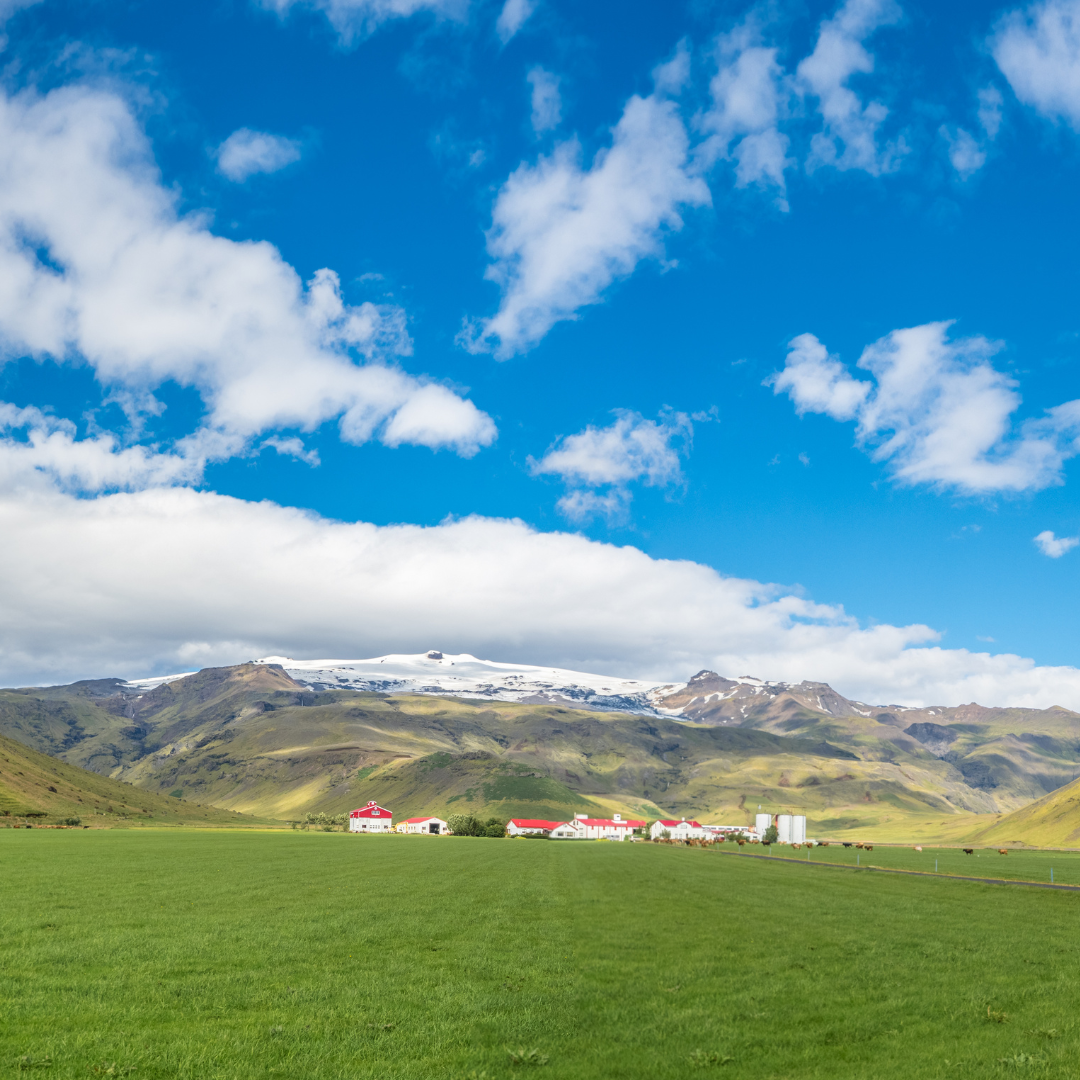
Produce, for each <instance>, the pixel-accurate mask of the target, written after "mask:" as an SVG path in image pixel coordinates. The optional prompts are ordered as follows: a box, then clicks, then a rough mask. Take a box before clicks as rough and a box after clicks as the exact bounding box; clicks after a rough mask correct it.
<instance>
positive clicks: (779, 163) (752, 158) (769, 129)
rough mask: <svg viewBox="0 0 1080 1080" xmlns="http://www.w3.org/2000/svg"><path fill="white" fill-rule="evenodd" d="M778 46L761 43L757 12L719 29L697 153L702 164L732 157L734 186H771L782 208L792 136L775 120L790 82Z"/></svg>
mask: <svg viewBox="0 0 1080 1080" xmlns="http://www.w3.org/2000/svg"><path fill="white" fill-rule="evenodd" d="M777 51H778V50H777V49H776V48H775V47H772V46H767V45H765V44H764V43H763V41H762V36H761V29H760V26H759V23H758V21H757V20H756V19H755V18H750V19H747V20H745V21H744V22H742V23H740V24H739V25H738V26H737V27H736V28H735V29H734V30H732V31H731V32H730V33H728V34H722V35H720V37H719V38H718V39H717V42H716V48H715V56H716V63H717V69H716V73H715V74H714V75H713V77H712V80H711V81H710V84H709V92H710V96H711V99H712V104H711V106H710V108H709V109H707V110H706V111H705V112H704V113H703V114H702V115H701V116H700V117H699V119H698V127H699V129H700V130H701V131H702V133H703V134H704V135H705V139H704V141H703V142H702V143H701V145H700V146H699V147H698V148H697V151H696V157H697V158H698V160H699V161H701V162H702V164H703V165H704V166H706V167H708V166H709V165H711V164H712V163H713V162H715V161H717V160H719V159H725V160H733V161H734V162H735V183H736V186H737V187H747V186H748V185H750V184H759V185H762V186H766V187H768V186H772V187H775V188H777V189H778V191H779V194H780V205H781V207H782V208H783V209H785V210H786V209H787V202H786V200H785V199H784V198H783V196H784V192H785V188H786V184H785V181H784V171H785V170H786V169H789V168H791V167H792V166H793V165H795V164H796V163H795V161H794V160H793V159H792V158H789V157H788V146H789V145H790V140H789V139H788V137H787V135H785V134H783V133H782V132H781V131H780V129H779V126H778V125H779V122H780V120H781V119H782V118H783V117H784V115H785V114H786V111H787V105H788V100H789V98H790V96H791V87H790V85H789V83H790V80H789V79H788V77H787V76H785V75H784V72H783V69H782V68H781V67H780V65H779V63H778V62H777V59H776V57H777Z"/></svg>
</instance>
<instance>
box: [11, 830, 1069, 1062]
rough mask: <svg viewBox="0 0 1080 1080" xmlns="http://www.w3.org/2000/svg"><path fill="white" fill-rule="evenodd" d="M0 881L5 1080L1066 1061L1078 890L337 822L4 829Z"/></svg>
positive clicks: (881, 854)
mask: <svg viewBox="0 0 1080 1080" xmlns="http://www.w3.org/2000/svg"><path fill="white" fill-rule="evenodd" d="M843 850H844V849H840V851H841V852H843ZM819 851H820V853H821V855H822V856H824V855H825V854H826V853H832V854H834V855H837V856H838V857H839V853H838V852H834V851H833V849H831V848H829V849H818V851H815V852H814V853H813V854H812V856H811V858H812V859H814V858H816V857H818V854H819ZM795 854H796V855H798V854H800V853H795ZM916 854H917V853H914V852H908V853H904V854H903V856H901V854H900V853H899V851H897V853H896V855H895V858H896V859H900V858H901V857H903V858H907V857H908V856H909V855H910V856H912V857H914V856H915V855H916ZM924 854H925V853H924ZM873 857H874V858H875V860H878V859H880V860H881V861H882V862H884V861H885V858H886V853H885V850H884V849H880V848H878V849H876V850H875V851H874V852H873ZM940 857H941V856H939V858H940ZM1022 857H1023V858H1029V857H1030V856H1029V855H1028V854H1026V853H1025V854H1024V855H1023V856H1022ZM931 858H932V856H931ZM958 858H959V859H963V858H964V856H962V855H958ZM996 858H997V859H998V861H993V860H988V859H987V858H985V857H984V858H980V859H979V860H978V865H979V868H980V870H981V869H982V866H983V864H987V866H988V867H992V868H993V869H994V871H995V872H999V863H1000V864H1005V863H1006V862H1007V859H1006V858H1004V857H996ZM1014 858H1016V860H1017V862H1019V859H1020V856H1013V855H1010V856H1008V859H1009V860H1012V859H1014ZM973 862H975V860H974V859H973V858H972V857H968V864H961V865H969V864H971V863H973ZM1009 865H1010V867H1012V866H1013V864H1012V863H1010V864H1009ZM0 868H2V873H0V1017H2V1022H0V1075H3V1076H16V1075H18V1076H20V1077H24V1078H25V1077H26V1076H27V1073H28V1072H34V1073H37V1074H38V1076H39V1077H40V1080H64V1078H69V1077H70V1078H79V1080H92V1078H93V1077H95V1076H120V1075H130V1076H131V1077H132V1078H134V1080H158V1078H160V1080H166V1078H167V1080H216V1078H221V1080H226V1078H227V1080H249V1078H251V1080H254V1078H258V1080H267V1078H290V1080H323V1078H334V1080H337V1078H341V1080H444V1078H445V1080H466V1078H470V1077H476V1078H479V1077H482V1076H485V1075H486V1077H487V1078H488V1080H509V1078H511V1077H523V1076H533V1075H535V1076H537V1077H538V1078H540V1080H543V1078H549V1080H576V1078H590V1080H593V1078H595V1080H620V1078H635V1080H676V1078H678V1080H685V1078H686V1077H693V1076H697V1075H699V1073H701V1074H702V1075H706V1076H707V1075H713V1074H718V1075H722V1076H724V1077H735V1078H745V1080H766V1078H781V1077H788V1078H794V1077H800V1078H801V1077H821V1078H822V1080H826V1078H828V1080H847V1078H851V1080H856V1078H859V1080H862V1078H867V1080H871V1078H872V1080H888V1078H893V1077H895V1078H912V1077H934V1078H937V1077H970V1078H980V1080H981V1078H986V1077H997V1076H1001V1077H1008V1076H1011V1075H1012V1074H1013V1073H1014V1072H1017V1071H1020V1072H1022V1073H1030V1074H1031V1075H1033V1076H1040V1077H1074V1076H1076V1075H1077V1074H1078V1071H1080V1054H1078V1052H1077V1051H1078V1049H1080V1021H1078V1019H1077V1017H1078V1008H1077V1007H1078V1005H1080V988H1078V986H1077V981H1076V970H1077V962H1078V960H1080V939H1078V936H1077V926H1078V924H1080V894H1071V893H1061V892H1051V891H1048V890H1035V889H1025V888H1013V887H993V886H986V885H977V884H968V883H964V882H956V881H949V880H947V879H944V878H914V877H902V876H894V875H886V874H875V873H869V872H859V871H855V870H852V871H850V872H848V871H830V870H824V869H818V868H815V867H813V866H810V867H807V866H802V865H793V864H790V863H784V862H780V861H778V860H775V859H774V860H772V861H771V862H768V861H766V860H765V859H764V858H754V857H748V856H746V855H737V854H735V852H734V851H727V850H725V849H721V850H702V849H688V848H678V847H669V846H664V845H653V844H633V845H631V844H610V843H607V844H605V843H575V842H566V843H558V842H543V841H540V842H531V843H525V842H520V843H519V842H516V841H512V840H506V841H498V840H482V839H481V840H471V839H465V838H447V839H436V838H425V837H416V838H408V837H355V836H348V835H345V834H340V833H290V832H285V833H260V832H247V831H245V832H240V831H221V832H210V831H197V832H196V831H191V832H186V831H184V832H181V831H162V832H157V831H151V830H131V831H112V832H109V831H93V830H92V831H88V832H87V831H79V832H74V833H72V832H43V831H40V830H17V831H16V830H11V831H6V832H5V831H0ZM46 1063H47V1064H46ZM36 1064H40V1066H41V1067H40V1069H38V1068H36V1067H35V1065H36ZM20 1066H29V1068H20ZM127 1070H130V1072H128V1071H127Z"/></svg>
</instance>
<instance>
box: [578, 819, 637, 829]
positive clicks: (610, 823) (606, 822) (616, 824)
mask: <svg viewBox="0 0 1080 1080" xmlns="http://www.w3.org/2000/svg"><path fill="white" fill-rule="evenodd" d="M574 820H575V821H576V822H577V823H578V824H579V825H594V826H605V827H613V828H616V829H643V828H644V827H645V822H644V821H614V820H613V819H612V818H599V817H596V818H574Z"/></svg>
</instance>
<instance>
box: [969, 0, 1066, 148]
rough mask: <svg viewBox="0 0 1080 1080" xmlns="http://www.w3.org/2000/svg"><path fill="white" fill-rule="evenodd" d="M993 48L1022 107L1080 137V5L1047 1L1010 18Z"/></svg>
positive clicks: (1002, 25)
mask: <svg viewBox="0 0 1080 1080" xmlns="http://www.w3.org/2000/svg"><path fill="white" fill-rule="evenodd" d="M990 48H991V51H992V53H993V56H994V59H995V60H996V61H997V65H998V67H999V68H1000V69H1001V73H1002V74H1003V75H1004V76H1005V78H1006V79H1008V80H1009V85H1010V86H1011V87H1012V90H1013V93H1014V94H1016V96H1017V98H1019V100H1020V101H1022V102H1023V103H1024V104H1025V105H1030V106H1031V107H1032V108H1033V109H1035V110H1036V111H1037V112H1039V113H1041V114H1042V115H1043V116H1045V117H1047V118H1048V119H1050V120H1065V121H1066V122H1067V123H1069V124H1071V125H1072V127H1074V128H1075V129H1076V130H1078V131H1080V0H1045V2H1043V3H1036V4H1031V5H1029V6H1028V7H1026V8H1023V9H1021V10H1017V11H1012V12H1009V13H1008V14H1007V15H1005V16H1004V18H1002V19H1001V21H1000V22H999V23H998V25H997V28H996V30H995V32H994V34H993V35H992V36H991V39H990Z"/></svg>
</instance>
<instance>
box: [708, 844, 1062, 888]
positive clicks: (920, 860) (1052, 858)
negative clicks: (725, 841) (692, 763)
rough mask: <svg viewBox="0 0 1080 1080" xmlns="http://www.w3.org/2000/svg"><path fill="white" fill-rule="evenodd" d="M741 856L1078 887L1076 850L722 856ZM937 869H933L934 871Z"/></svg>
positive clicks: (750, 851) (781, 851) (745, 851)
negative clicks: (1051, 881)
mask: <svg viewBox="0 0 1080 1080" xmlns="http://www.w3.org/2000/svg"><path fill="white" fill-rule="evenodd" d="M737 850H738V851H739V854H740V855H742V856H743V857H746V856H748V855H753V856H754V857H755V858H785V859H799V860H801V861H803V862H811V863H821V862H826V863H840V864H842V865H845V866H851V867H857V866H872V867H881V868H883V869H888V870H918V871H920V872H922V873H927V874H932V873H935V872H936V873H940V874H960V875H963V876H964V877H981V878H1004V879H1007V880H1010V881H1035V882H1046V883H1048V882H1049V881H1050V870H1051V868H1052V869H1053V871H1054V882H1055V884H1058V885H1080V851H1038V850H1034V849H1024V848H1014V849H1011V850H1010V851H1009V854H1008V855H1001V854H999V852H998V849H997V848H974V849H973V851H972V854H970V855H965V854H964V851H963V849H962V848H958V847H947V848H937V847H929V846H927V845H925V844H924V845H923V850H922V851H915V850H914V849H913V848H912V847H883V846H882V845H881V844H875V845H874V850H873V851H859V850H858V849H857V848H856V847H855V845H854V842H853V843H852V846H851V847H850V848H845V847H843V846H841V845H840V844H834V843H830V845H829V846H828V847H827V848H823V847H815V848H810V849H806V848H800V849H799V850H798V851H796V850H795V849H793V848H790V847H787V846H780V845H777V846H775V847H773V848H772V850H771V854H767V849H766V848H764V847H762V846H760V845H756V844H755V845H753V846H751V847H744V848H742V849H736V848H735V847H734V846H728V847H726V848H725V849H724V854H725V855H734V854H735V853H736V851H737ZM935 867H936V870H935Z"/></svg>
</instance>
